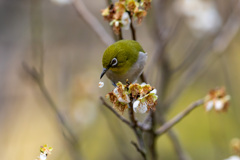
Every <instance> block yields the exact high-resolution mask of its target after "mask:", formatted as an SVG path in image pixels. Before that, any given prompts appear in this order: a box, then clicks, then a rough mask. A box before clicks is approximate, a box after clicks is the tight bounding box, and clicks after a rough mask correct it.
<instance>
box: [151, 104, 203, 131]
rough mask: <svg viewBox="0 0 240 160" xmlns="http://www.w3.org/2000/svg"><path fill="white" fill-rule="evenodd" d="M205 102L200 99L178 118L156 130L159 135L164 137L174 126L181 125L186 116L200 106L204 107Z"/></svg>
mask: <svg viewBox="0 0 240 160" xmlns="http://www.w3.org/2000/svg"><path fill="white" fill-rule="evenodd" d="M203 102H204V100H203V99H200V100H198V101H196V102H194V103H192V104H191V105H189V106H188V107H187V108H186V109H185V110H184V111H183V112H181V113H179V114H178V115H177V116H175V117H174V118H173V119H171V120H170V121H168V122H167V123H165V124H163V125H162V126H161V127H160V128H158V129H157V130H156V132H155V133H156V134H157V135H162V134H163V133H165V132H166V131H168V130H169V129H170V128H172V127H173V126H174V125H176V124H177V123H179V122H180V121H181V120H182V119H183V118H184V117H185V116H186V115H188V114H189V113H190V112H191V111H192V110H194V109H195V108H197V107H198V106H200V105H202V104H203Z"/></svg>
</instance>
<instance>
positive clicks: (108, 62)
mask: <svg viewBox="0 0 240 160" xmlns="http://www.w3.org/2000/svg"><path fill="white" fill-rule="evenodd" d="M140 51H141V52H144V51H143V49H142V47H141V46H140V44H139V43H138V42H136V41H133V40H120V41H118V42H116V43H114V44H112V45H110V46H109V47H108V48H107V49H106V50H105V52H104V54H103V57H102V65H103V71H102V74H101V76H100V79H101V78H102V77H103V76H104V74H105V73H106V72H107V71H108V70H111V71H112V72H114V73H116V74H119V75H121V74H124V73H126V72H127V71H128V70H129V69H130V68H131V67H132V65H133V64H134V63H135V62H136V61H137V59H138V55H139V52H140Z"/></svg>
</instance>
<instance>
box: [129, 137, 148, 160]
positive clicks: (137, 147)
mask: <svg viewBox="0 0 240 160" xmlns="http://www.w3.org/2000/svg"><path fill="white" fill-rule="evenodd" d="M131 144H132V145H133V146H134V147H135V148H136V150H137V151H138V152H139V153H140V154H141V156H142V157H143V159H144V160H146V154H145V152H144V151H143V150H142V149H141V148H139V146H138V145H137V143H136V142H134V141H131Z"/></svg>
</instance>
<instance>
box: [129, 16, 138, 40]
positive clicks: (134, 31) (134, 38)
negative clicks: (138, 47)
mask: <svg viewBox="0 0 240 160" xmlns="http://www.w3.org/2000/svg"><path fill="white" fill-rule="evenodd" d="M128 14H129V17H130V19H131V23H130V28H131V32H132V40H134V41H136V40H137V38H136V30H135V28H134V26H133V17H132V15H131V13H128Z"/></svg>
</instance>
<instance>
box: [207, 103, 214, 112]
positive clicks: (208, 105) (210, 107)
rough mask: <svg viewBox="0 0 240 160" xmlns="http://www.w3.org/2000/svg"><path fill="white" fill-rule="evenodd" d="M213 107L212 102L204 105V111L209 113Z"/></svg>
mask: <svg viewBox="0 0 240 160" xmlns="http://www.w3.org/2000/svg"><path fill="white" fill-rule="evenodd" d="M213 105H214V103H213V101H209V102H208V103H207V105H206V111H207V112H208V111H210V110H211V109H212V108H213Z"/></svg>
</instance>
